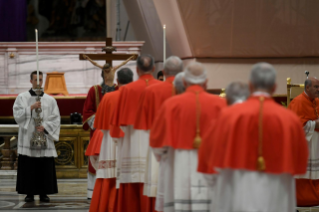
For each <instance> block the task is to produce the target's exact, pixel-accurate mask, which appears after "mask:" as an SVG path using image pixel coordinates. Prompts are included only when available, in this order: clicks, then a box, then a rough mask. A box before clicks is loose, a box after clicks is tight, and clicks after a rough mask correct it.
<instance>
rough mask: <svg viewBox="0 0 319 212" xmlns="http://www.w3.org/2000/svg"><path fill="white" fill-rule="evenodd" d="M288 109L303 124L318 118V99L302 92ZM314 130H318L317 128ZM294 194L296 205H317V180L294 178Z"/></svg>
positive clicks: (318, 183)
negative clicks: (295, 195)
mask: <svg viewBox="0 0 319 212" xmlns="http://www.w3.org/2000/svg"><path fill="white" fill-rule="evenodd" d="M288 109H290V110H292V111H293V112H295V113H296V114H297V116H298V117H299V119H300V121H301V123H302V124H303V126H305V125H306V123H307V122H308V121H314V120H317V119H318V114H317V111H319V99H318V98H316V99H310V98H309V97H308V95H307V94H306V93H305V92H303V93H302V94H300V95H298V96H297V97H296V98H294V99H293V100H292V101H291V103H290V104H289V106H288ZM316 131H317V132H318V130H316ZM310 148H311V146H310ZM308 171H309V170H308ZM296 194H297V205H298V206H316V205H319V180H311V179H296Z"/></svg>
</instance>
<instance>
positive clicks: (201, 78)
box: [184, 62, 207, 85]
mask: <svg viewBox="0 0 319 212" xmlns="http://www.w3.org/2000/svg"><path fill="white" fill-rule="evenodd" d="M184 73H185V76H184V80H185V82H186V83H187V84H188V85H192V84H193V85H204V84H205V83H206V81H207V74H206V70H205V68H204V66H203V65H202V64H201V63H198V62H194V63H191V64H189V65H188V66H187V67H186V69H185V71H184Z"/></svg>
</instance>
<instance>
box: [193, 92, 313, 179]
mask: <svg viewBox="0 0 319 212" xmlns="http://www.w3.org/2000/svg"><path fill="white" fill-rule="evenodd" d="M259 111H260V100H259V97H250V98H249V99H248V100H247V101H246V102H244V103H242V104H236V105H233V106H231V107H229V108H226V109H224V110H223V111H222V113H221V114H220V117H219V118H218V119H217V120H216V123H215V124H213V125H211V126H210V129H209V130H208V131H206V133H205V135H204V136H203V142H202V145H201V147H200V150H199V165H198V171H199V172H204V173H214V172H215V170H213V168H214V167H218V168H230V169H245V170H251V171H257V158H258V144H259V142H258V135H259V134H258V129H259V128H258V127H259V124H258V121H259ZM262 114H263V122H262V124H263V125H262V132H263V134H262V135H263V136H262V156H263V157H264V160H265V165H266V169H265V172H267V173H272V174H281V173H289V174H292V175H297V174H304V173H305V172H306V169H307V159H308V144H307V141H306V139H305V134H304V131H303V128H302V125H301V124H300V121H299V119H298V117H297V116H296V115H295V114H293V113H292V112H291V111H289V110H287V109H285V108H284V107H282V106H280V105H278V104H277V103H275V102H274V101H273V100H272V99H271V98H265V101H264V106H263V113H262Z"/></svg>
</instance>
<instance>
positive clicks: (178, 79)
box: [173, 72, 185, 93]
mask: <svg viewBox="0 0 319 212" xmlns="http://www.w3.org/2000/svg"><path fill="white" fill-rule="evenodd" d="M184 75H185V73H184V72H180V73H178V74H177V75H176V76H175V79H174V82H173V84H174V87H175V89H176V90H177V92H178V93H183V92H184V91H185V86H184V83H183V77H184Z"/></svg>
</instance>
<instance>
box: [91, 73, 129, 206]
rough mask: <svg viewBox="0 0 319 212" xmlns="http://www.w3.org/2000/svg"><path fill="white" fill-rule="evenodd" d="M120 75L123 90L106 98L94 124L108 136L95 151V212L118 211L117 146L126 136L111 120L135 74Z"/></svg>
mask: <svg viewBox="0 0 319 212" xmlns="http://www.w3.org/2000/svg"><path fill="white" fill-rule="evenodd" d="M116 74H117V82H118V87H119V90H118V91H114V92H110V93H107V94H105V95H104V96H103V99H102V101H101V103H100V105H99V107H98V110H97V112H96V116H95V117H96V118H95V121H94V128H95V129H96V130H102V132H103V134H104V136H103V139H102V144H100V146H97V145H95V150H93V151H92V153H94V154H95V153H97V152H98V153H99V157H98V163H97V164H98V165H97V169H96V182H95V186H94V192H93V197H92V201H91V205H90V211H92V212H105V211H109V212H112V211H116V198H117V189H116V152H117V151H116V142H117V141H118V139H121V138H122V137H123V136H124V134H123V132H122V130H121V129H120V128H119V127H115V126H113V125H111V119H112V115H113V113H114V110H115V108H116V107H118V100H119V96H120V92H121V89H122V86H124V85H126V84H128V83H130V82H132V81H133V72H132V71H131V70H130V69H129V68H123V69H121V70H119V71H118V72H117V73H116ZM94 136H95V135H94ZM113 139H114V140H115V141H114V140H113ZM89 147H90V146H89ZM89 147H88V149H89Z"/></svg>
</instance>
